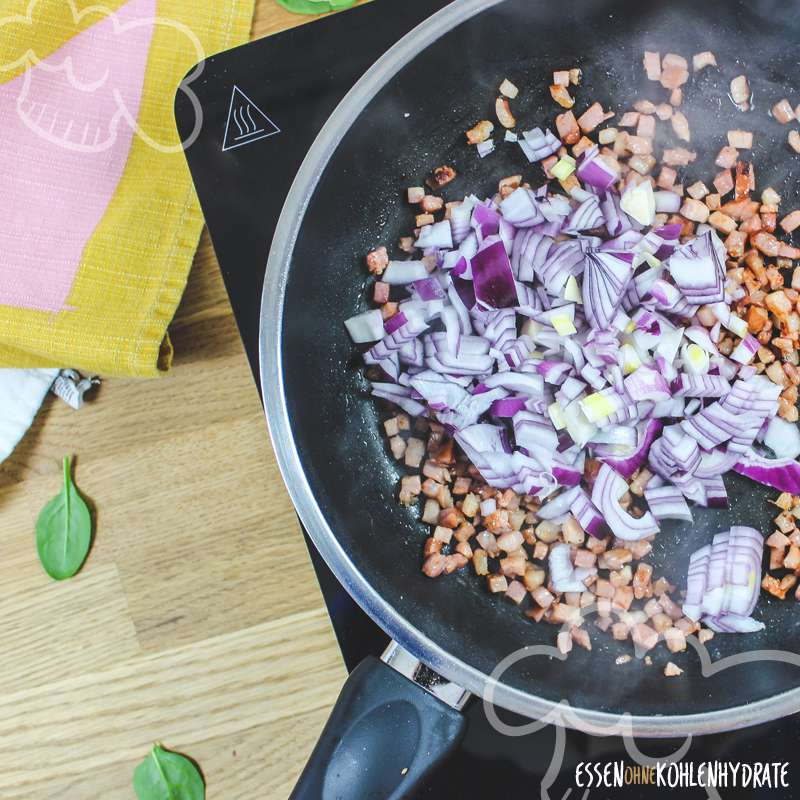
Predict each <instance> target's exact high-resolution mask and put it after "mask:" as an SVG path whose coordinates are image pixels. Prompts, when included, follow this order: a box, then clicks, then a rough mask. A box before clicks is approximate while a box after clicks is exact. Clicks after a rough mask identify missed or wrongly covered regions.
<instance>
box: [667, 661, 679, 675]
mask: <svg viewBox="0 0 800 800" xmlns="http://www.w3.org/2000/svg"><path fill="white" fill-rule="evenodd" d="M664 675H666V676H667V677H668V678H676V677H678V675H683V670H682V669H681V668H680V667H679V666H678V665H677V664H673V663H672V662H671V661H667V664H666V666H665V667H664Z"/></svg>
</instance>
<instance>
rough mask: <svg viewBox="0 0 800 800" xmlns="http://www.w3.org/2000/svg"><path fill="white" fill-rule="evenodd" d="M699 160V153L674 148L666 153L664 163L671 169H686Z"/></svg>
mask: <svg viewBox="0 0 800 800" xmlns="http://www.w3.org/2000/svg"><path fill="white" fill-rule="evenodd" d="M696 158H697V153H695V152H693V151H692V150H686V149H685V148H683V147H674V148H671V149H668V150H665V151H664V156H663V159H662V160H663V161H664V163H665V164H667V165H669V166H670V167H685V166H688V165H689V164H691V163H692V161H694V160H695V159H696Z"/></svg>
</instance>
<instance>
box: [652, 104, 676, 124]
mask: <svg viewBox="0 0 800 800" xmlns="http://www.w3.org/2000/svg"><path fill="white" fill-rule="evenodd" d="M673 112H674V109H673V108H672V106H671V105H670V104H669V103H660V104H659V105H657V106H656V116H657V117H658V118H659V119H660V120H661V121H662V122H666V121H667V120H668V119H670V118H671V117H672V114H673Z"/></svg>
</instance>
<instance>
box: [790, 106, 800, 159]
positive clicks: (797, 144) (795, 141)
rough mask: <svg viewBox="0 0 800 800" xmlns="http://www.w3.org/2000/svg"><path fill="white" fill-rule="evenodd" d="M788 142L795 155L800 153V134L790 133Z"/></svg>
mask: <svg viewBox="0 0 800 800" xmlns="http://www.w3.org/2000/svg"><path fill="white" fill-rule="evenodd" d="M798 108H799V109H800V106H798ZM788 142H789V147H791V148H792V150H794V151H795V153H800V133H798V132H797V131H795V130H791V131H789V138H788Z"/></svg>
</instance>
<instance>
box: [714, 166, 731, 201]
mask: <svg viewBox="0 0 800 800" xmlns="http://www.w3.org/2000/svg"><path fill="white" fill-rule="evenodd" d="M714 188H715V189H716V190H717V192H719V194H720V196H722V197H724V196H725V195H726V194H728V192H730V191H732V190H733V175H731V171H730V170H729V169H724V170H722V172H720V173H718V174H717V177H716V178H714Z"/></svg>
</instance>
